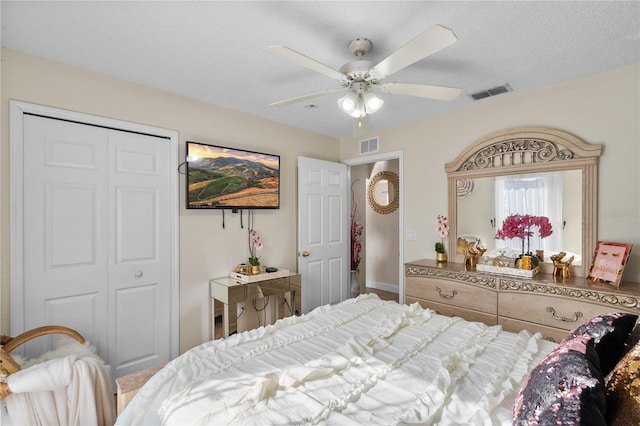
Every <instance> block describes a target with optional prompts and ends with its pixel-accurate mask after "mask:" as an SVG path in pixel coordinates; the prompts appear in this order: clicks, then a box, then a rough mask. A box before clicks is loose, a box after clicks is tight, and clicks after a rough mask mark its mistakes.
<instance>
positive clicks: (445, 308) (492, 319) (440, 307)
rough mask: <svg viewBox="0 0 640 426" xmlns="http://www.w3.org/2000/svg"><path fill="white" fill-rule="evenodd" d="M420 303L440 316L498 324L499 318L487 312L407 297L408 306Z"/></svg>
mask: <svg viewBox="0 0 640 426" xmlns="http://www.w3.org/2000/svg"><path fill="white" fill-rule="evenodd" d="M415 302H418V303H419V304H420V306H422V307H423V308H428V309H433V310H434V311H436V312H437V313H439V314H440V315H446V316H448V317H460V318H464V319H465V320H467V321H476V322H483V323H485V324H487V325H496V324H498V318H497V316H496V315H495V314H487V313H485V312H478V311H472V310H471V309H464V308H459V307H457V306H453V305H445V304H444V303H438V302H432V301H429V300H423V299H416V298H414V297H411V296H407V297H405V303H406V304H409V305H410V304H412V303H415Z"/></svg>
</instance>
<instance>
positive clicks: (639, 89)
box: [341, 65, 640, 282]
mask: <svg viewBox="0 0 640 426" xmlns="http://www.w3.org/2000/svg"><path fill="white" fill-rule="evenodd" d="M516 90H517V87H516ZM639 104H640V66H639V65H632V66H627V67H624V68H620V69H617V70H613V71H609V72H605V73H602V74H599V75H594V76H591V77H587V78H583V79H579V80H575V81H571V82H568V83H564V84H560V85H556V86H552V87H548V88H545V89H542V90H537V91H533V92H529V93H523V94H513V95H506V96H504V97H496V98H494V99H489V100H486V101H479V102H477V103H476V104H474V105H473V106H472V107H469V108H466V109H463V110H460V111H456V112H452V113H449V114H445V115H441V116H438V117H433V118H430V119H425V120H422V121H418V122H413V123H409V124H405V125H402V126H398V127H395V128H390V129H386V130H383V131H379V132H376V133H374V134H373V135H378V136H380V151H381V152H388V151H394V150H399V149H402V150H404V191H405V196H404V203H405V205H404V206H405V217H404V229H405V231H406V230H410V229H414V230H416V231H417V240H416V241H406V240H405V242H404V258H405V259H404V260H405V261H411V260H415V259H420V258H430V259H434V258H435V253H434V249H433V246H434V244H435V242H436V241H437V238H438V237H437V235H436V232H435V221H436V217H437V216H438V214H442V213H444V212H445V211H446V208H447V183H446V174H445V172H444V164H445V163H447V162H450V161H452V160H454V159H455V157H456V156H457V155H458V154H459V153H460V152H461V151H463V150H464V149H465V148H467V147H468V146H469V145H471V144H472V143H473V142H474V141H476V140H478V139H480V138H482V137H483V136H485V135H487V134H489V133H492V132H495V131H498V130H501V129H506V128H510V127H519V126H547V127H553V128H557V129H560V130H564V131H567V132H570V133H573V134H575V135H576V136H578V137H580V138H582V139H584V140H585V141H587V142H591V143H598V144H604V151H603V155H602V157H601V158H600V175H599V185H600V191H599V209H598V216H599V220H598V238H599V239H600V240H606V241H619V242H627V243H632V244H634V248H633V250H632V252H631V258H630V260H629V263H628V265H627V268H626V270H625V274H624V279H625V280H628V281H638V282H640V177H639V170H640V167H639V164H640V105H639ZM371 120H372V121H374V120H375V116H372V117H371ZM357 156H358V143H357V141H356V140H352V139H347V140H343V141H342V144H341V157H342V158H343V159H348V158H355V157H357ZM589 262H590V261H589Z"/></svg>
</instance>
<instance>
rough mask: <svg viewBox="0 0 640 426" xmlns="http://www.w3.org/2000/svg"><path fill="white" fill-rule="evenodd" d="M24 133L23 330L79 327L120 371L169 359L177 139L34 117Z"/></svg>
mask: <svg viewBox="0 0 640 426" xmlns="http://www.w3.org/2000/svg"><path fill="white" fill-rule="evenodd" d="M23 132H24V137H23V143H22V147H21V148H22V150H23V167H22V170H23V197H22V198H23V209H22V211H23V215H22V220H21V221H18V222H19V223H21V227H22V234H23V237H24V238H23V240H22V245H23V250H22V253H21V258H22V267H21V268H20V269H21V270H22V271H24V272H23V282H22V289H21V290H20V291H21V292H22V298H23V303H24V305H23V306H22V307H21V306H15V307H14V308H15V309H17V310H20V308H22V309H21V311H22V312H21V316H22V318H21V321H20V322H21V323H22V324H23V325H24V329H25V330H28V329H31V328H34V327H39V326H42V325H49V324H55V325H64V326H68V327H71V328H73V329H75V330H78V331H79V332H80V333H81V334H82V335H83V336H84V337H85V338H86V339H87V340H89V341H90V342H91V343H93V344H95V345H96V347H97V349H98V352H99V354H100V356H101V357H102V358H103V359H105V361H106V362H107V363H108V364H110V365H111V367H112V375H113V377H114V378H116V377H119V376H122V375H124V374H128V373H130V372H133V371H137V370H140V369H143V368H146V367H150V366H153V365H156V364H159V363H163V362H166V361H168V360H169V359H171V356H172V349H173V347H172V341H175V340H176V339H174V338H173V337H175V336H172V334H173V333H174V330H175V327H174V324H172V318H173V317H174V315H173V308H172V303H171V302H172V297H171V295H172V280H173V278H172V277H173V274H174V271H173V265H174V262H173V261H172V249H171V245H172V229H173V226H172V224H171V220H172V219H171V217H172V214H171V211H172V208H171V206H172V195H171V177H170V173H171V172H172V171H173V170H174V169H173V167H171V164H170V163H171V160H170V159H171V140H170V139H168V138H164V137H156V136H150V135H143V134H136V133H131V132H124V131H119V130H113V129H107V128H104V127H99V126H92V125H87V124H81V123H75V122H69V121H64V120H57V119H52V118H46V117H39V116H32V115H25V116H24V130H23ZM12 289H13V287H12ZM12 318H14V312H13V311H12ZM16 322H18V321H16ZM12 329H14V324H13V321H12ZM16 331H18V332H21V331H22V330H16ZM54 340H55V337H47V338H41V339H36V340H34V341H33V342H30V343H31V344H28V345H26V346H25V350H26V355H27V356H31V355H36V354H40V353H42V352H44V351H46V350H49V349H51V348H52V347H53V345H54Z"/></svg>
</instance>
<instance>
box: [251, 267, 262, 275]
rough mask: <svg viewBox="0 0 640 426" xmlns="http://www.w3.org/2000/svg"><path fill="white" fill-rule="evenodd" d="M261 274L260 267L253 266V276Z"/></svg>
mask: <svg viewBox="0 0 640 426" xmlns="http://www.w3.org/2000/svg"><path fill="white" fill-rule="evenodd" d="M259 273H260V265H251V275H258V274H259Z"/></svg>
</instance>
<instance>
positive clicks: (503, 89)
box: [471, 84, 512, 101]
mask: <svg viewBox="0 0 640 426" xmlns="http://www.w3.org/2000/svg"><path fill="white" fill-rule="evenodd" d="M511 90H512V89H511V86H509V84H503V85H502V86H498V87H494V88H493V89H489V90H481V91H479V92H476V93H472V94H471V97H472V98H473V100H474V101H477V100H479V99H484V98H488V97H489V96H496V95H501V94H503V93H507V92H511Z"/></svg>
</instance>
